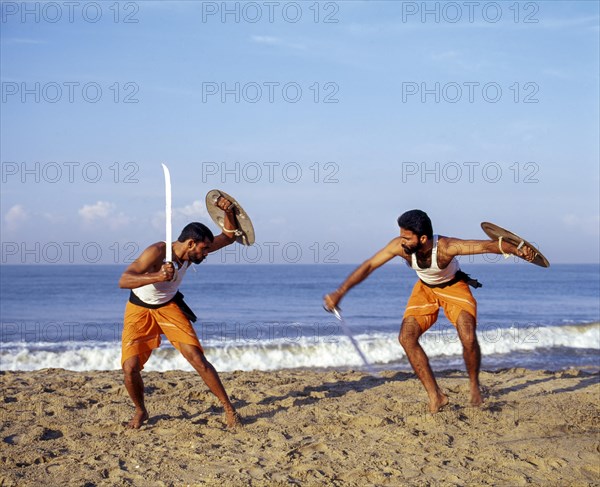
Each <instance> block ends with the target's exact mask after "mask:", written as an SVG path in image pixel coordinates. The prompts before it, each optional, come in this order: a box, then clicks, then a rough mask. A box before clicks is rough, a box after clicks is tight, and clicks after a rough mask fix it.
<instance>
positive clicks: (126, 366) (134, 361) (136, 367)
mask: <svg viewBox="0 0 600 487" xmlns="http://www.w3.org/2000/svg"><path fill="white" fill-rule="evenodd" d="M122 369H123V373H124V374H125V375H132V374H139V373H140V372H141V370H142V366H141V364H140V361H139V359H138V358H137V357H133V358H131V359H128V360H126V361H125V362H123V365H122Z"/></svg>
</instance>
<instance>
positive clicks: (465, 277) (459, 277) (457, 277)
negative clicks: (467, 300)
mask: <svg viewBox="0 0 600 487" xmlns="http://www.w3.org/2000/svg"><path fill="white" fill-rule="evenodd" d="M460 281H464V282H466V283H467V284H468V285H469V286H471V287H474V288H476V289H477V288H478V287H482V286H483V284H481V283H480V282H479V281H478V280H477V279H473V278H472V277H471V276H469V274H465V273H464V272H463V271H461V270H459V271H458V272H457V273H456V274H454V277H453V278H452V279H450V280H449V281H447V282H443V283H442V284H427V283H426V282H425V281H423V280H422V279H421V282H422V283H423V284H425V285H426V286H427V287H440V288H444V287H447V286H452V284H456V283H457V282H460Z"/></svg>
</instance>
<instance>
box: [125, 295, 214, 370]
mask: <svg viewBox="0 0 600 487" xmlns="http://www.w3.org/2000/svg"><path fill="white" fill-rule="evenodd" d="M160 335H165V336H166V337H167V338H168V339H169V341H170V342H171V343H172V344H173V346H174V347H175V348H176V349H177V350H181V348H180V344H181V343H187V344H189V345H195V346H196V347H198V348H199V349H200V350H201V351H203V349H202V345H200V341H199V340H198V336H197V335H196V332H195V330H194V328H193V327H192V324H191V323H190V321H189V320H188V319H187V318H186V316H185V315H184V314H183V312H182V311H181V309H180V308H179V306H178V305H177V304H176V303H173V302H171V303H169V304H166V305H164V306H161V307H160V308H157V309H150V308H144V307H142V306H138V305H135V304H133V303H131V302H128V303H127V306H126V307H125V318H124V323H123V337H122V342H121V365H123V363H124V362H125V361H126V360H127V359H129V358H131V357H135V356H136V355H137V356H139V357H140V365H141V366H142V368H143V366H144V364H145V363H146V362H147V360H148V358H149V357H150V354H151V353H152V350H154V349H155V348H158V346H159V345H160V342H161V338H160Z"/></svg>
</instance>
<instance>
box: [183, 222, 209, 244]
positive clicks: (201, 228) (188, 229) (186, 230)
mask: <svg viewBox="0 0 600 487" xmlns="http://www.w3.org/2000/svg"><path fill="white" fill-rule="evenodd" d="M190 238H191V239H192V240H194V241H195V242H204V241H205V240H207V239H208V240H210V241H211V242H212V241H213V240H214V239H215V236H214V235H213V233H212V232H211V231H210V228H208V227H207V226H206V225H204V224H202V223H198V222H192V223H188V224H187V225H186V226H185V227H183V230H182V231H181V235H179V238H178V239H177V240H178V241H179V242H185V241H186V240H188V239H190Z"/></svg>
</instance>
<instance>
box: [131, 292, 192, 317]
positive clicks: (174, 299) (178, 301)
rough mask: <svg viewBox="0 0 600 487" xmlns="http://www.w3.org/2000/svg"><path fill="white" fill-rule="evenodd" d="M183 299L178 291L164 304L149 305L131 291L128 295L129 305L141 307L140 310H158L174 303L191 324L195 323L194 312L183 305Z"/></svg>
mask: <svg viewBox="0 0 600 487" xmlns="http://www.w3.org/2000/svg"><path fill="white" fill-rule="evenodd" d="M183 298H184V296H183V294H181V293H180V292H179V291H177V293H176V294H175V296H173V297H172V298H171V299H170V300H169V301H167V302H166V303H162V304H149V303H145V302H144V301H142V300H141V299H140V298H139V297H138V295H137V294H135V293H134V292H133V290H132V291H131V292H130V293H129V302H130V303H131V304H135V305H136V306H141V307H142V308H148V309H158V308H162V307H163V306H166V305H167V304H169V303H175V304H176V305H177V306H179V309H180V310H181V312H182V313H183V314H184V315H185V317H186V318H187V319H188V320H190V321H191V322H192V323H195V322H196V320H197V319H198V317H197V316H196V315H195V314H194V312H193V311H192V310H191V308H190V307H189V306H188V305H187V304H186V303H185V301H184V300H183Z"/></svg>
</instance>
